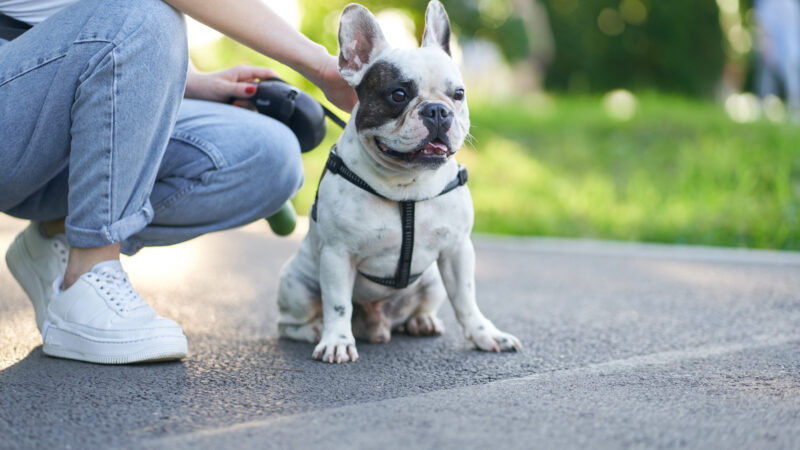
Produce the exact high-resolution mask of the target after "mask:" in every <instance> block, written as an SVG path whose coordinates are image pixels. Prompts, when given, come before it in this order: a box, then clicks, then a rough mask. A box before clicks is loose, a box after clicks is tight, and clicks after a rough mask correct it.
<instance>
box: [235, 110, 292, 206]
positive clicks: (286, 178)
mask: <svg viewBox="0 0 800 450" xmlns="http://www.w3.org/2000/svg"><path fill="white" fill-rule="evenodd" d="M250 146H251V151H252V152H253V157H252V159H250V161H249V165H248V171H249V175H248V179H249V184H250V185H251V188H252V189H253V191H254V192H255V193H256V198H257V199H258V201H259V203H260V205H259V208H260V209H261V210H262V211H264V213H265V214H271V213H273V212H275V211H276V210H277V209H278V208H280V206H281V205H283V204H284V203H285V202H286V201H287V200H289V199H290V198H292V197H293V196H294V194H295V193H296V192H297V190H298V189H300V186H302V184H303V162H302V158H301V157H300V144H299V143H298V142H297V137H296V136H295V135H294V133H293V132H292V131H291V130H290V129H289V128H288V127H286V126H283V125H278V126H275V125H274V124H273V125H272V126H270V127H269V128H266V127H265V128H264V132H263V134H260V135H259V134H258V133H257V134H255V135H251V141H250Z"/></svg>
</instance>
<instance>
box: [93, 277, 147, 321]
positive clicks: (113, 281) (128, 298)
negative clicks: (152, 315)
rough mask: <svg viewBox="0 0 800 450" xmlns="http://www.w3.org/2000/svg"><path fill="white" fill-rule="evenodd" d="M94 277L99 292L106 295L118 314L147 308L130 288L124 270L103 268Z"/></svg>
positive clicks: (131, 287)
mask: <svg viewBox="0 0 800 450" xmlns="http://www.w3.org/2000/svg"><path fill="white" fill-rule="evenodd" d="M95 275H97V277H98V279H99V281H100V290H101V291H104V292H105V293H106V295H107V296H108V300H109V301H110V302H111V303H112V304H113V305H116V307H117V309H118V311H119V312H121V313H125V312H130V311H133V310H135V309H138V308H141V307H143V306H147V303H145V301H144V300H143V299H142V298H141V297H139V294H138V293H136V291H135V290H134V289H133V286H131V283H130V281H128V275H127V274H126V273H125V271H124V270H120V269H115V268H111V267H103V268H101V269H100V270H98V271H97V272H95Z"/></svg>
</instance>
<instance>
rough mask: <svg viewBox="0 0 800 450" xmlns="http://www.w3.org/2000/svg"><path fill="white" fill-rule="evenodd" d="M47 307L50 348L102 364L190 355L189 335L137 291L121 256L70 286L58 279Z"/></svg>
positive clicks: (62, 354)
mask: <svg viewBox="0 0 800 450" xmlns="http://www.w3.org/2000/svg"><path fill="white" fill-rule="evenodd" d="M55 283H58V284H54V288H55V289H56V292H57V293H56V295H55V296H54V297H53V298H52V299H51V301H50V305H49V306H48V308H47V312H46V319H45V323H44V329H43V331H42V339H43V340H44V348H43V349H44V353H46V354H48V355H51V356H58V357H61V358H69V359H77V360H81V361H88V362H94V363H101V364H127V363H133V362H142V361H163V360H170V359H180V358H183V357H184V356H186V352H187V344H186V336H185V335H184V334H183V331H182V330H181V327H180V326H179V325H178V324H177V323H175V322H173V321H172V320H169V319H165V318H163V317H160V316H159V315H158V314H157V313H156V312H155V311H154V310H153V308H151V307H150V305H148V304H147V303H145V301H144V300H142V298H141V297H139V294H137V293H136V291H134V290H133V287H132V286H131V284H130V282H129V281H128V277H127V275H126V274H125V271H123V270H122V266H121V265H120V263H119V261H117V260H112V261H105V262H101V263H99V264H97V265H96V266H94V267H93V268H92V270H91V271H90V272H88V273H85V274H83V275H81V277H80V278H79V279H78V281H76V282H75V284H73V285H72V286H70V287H69V288H68V289H67V290H64V291H61V290H59V289H58V286H59V285H60V283H61V280H60V279H59V280H56V282H55Z"/></svg>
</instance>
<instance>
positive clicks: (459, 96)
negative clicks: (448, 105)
mask: <svg viewBox="0 0 800 450" xmlns="http://www.w3.org/2000/svg"><path fill="white" fill-rule="evenodd" d="M453 100H456V101H461V100H464V90H463V89H456V92H455V93H453Z"/></svg>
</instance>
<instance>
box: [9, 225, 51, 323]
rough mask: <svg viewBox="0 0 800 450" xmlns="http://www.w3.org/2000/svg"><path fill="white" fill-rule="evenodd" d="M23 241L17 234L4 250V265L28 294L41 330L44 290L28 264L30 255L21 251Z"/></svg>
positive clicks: (23, 244)
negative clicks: (5, 250) (6, 249)
mask: <svg viewBox="0 0 800 450" xmlns="http://www.w3.org/2000/svg"><path fill="white" fill-rule="evenodd" d="M23 247H25V243H24V242H22V235H18V236H17V237H16V238H15V239H14V242H12V243H11V246H10V247H9V248H8V251H7V252H6V265H7V266H8V270H10V271H11V275H13V276H14V278H15V279H16V280H17V283H19V285H20V286H22V290H23V291H25V293H26V294H28V298H29V299H30V301H31V303H32V304H33V311H34V313H35V314H36V326H37V327H39V331H40V332H41V331H42V324H43V323H44V290H43V289H42V280H41V279H40V278H39V276H38V275H36V271H35V270H33V268H32V267H31V266H30V264H28V261H29V260H30V259H31V258H30V255H25V254H24V253H23V251H24V249H23Z"/></svg>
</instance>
